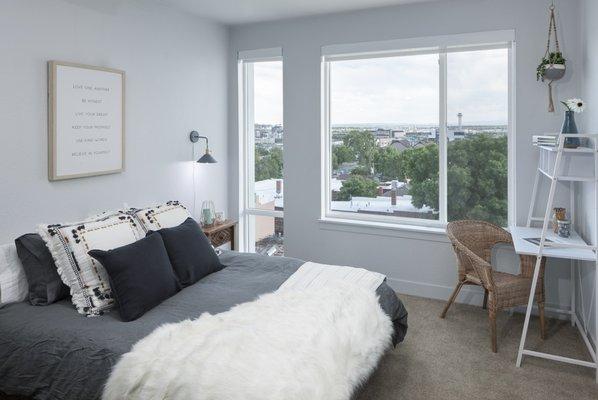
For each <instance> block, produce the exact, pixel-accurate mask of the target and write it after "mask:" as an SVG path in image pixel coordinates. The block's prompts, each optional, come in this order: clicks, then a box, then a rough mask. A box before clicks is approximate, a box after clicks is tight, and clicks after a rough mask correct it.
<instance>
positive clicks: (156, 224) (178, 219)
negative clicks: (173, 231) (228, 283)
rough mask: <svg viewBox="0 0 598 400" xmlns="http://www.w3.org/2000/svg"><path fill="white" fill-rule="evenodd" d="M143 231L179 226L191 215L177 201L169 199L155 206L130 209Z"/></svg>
mask: <svg viewBox="0 0 598 400" xmlns="http://www.w3.org/2000/svg"><path fill="white" fill-rule="evenodd" d="M129 213H131V214H132V215H133V216H134V217H135V218H136V219H137V220H138V221H139V222H140V224H141V227H142V228H143V230H144V231H145V232H147V231H157V230H158V229H162V228H172V227H175V226H179V225H180V224H182V223H183V222H185V220H186V219H187V218H189V217H190V216H191V214H190V213H189V211H187V209H186V208H185V207H184V206H183V205H182V204H180V203H179V202H178V201H169V202H166V203H164V204H160V205H159V206H155V207H148V208H142V209H133V210H130V211H129Z"/></svg>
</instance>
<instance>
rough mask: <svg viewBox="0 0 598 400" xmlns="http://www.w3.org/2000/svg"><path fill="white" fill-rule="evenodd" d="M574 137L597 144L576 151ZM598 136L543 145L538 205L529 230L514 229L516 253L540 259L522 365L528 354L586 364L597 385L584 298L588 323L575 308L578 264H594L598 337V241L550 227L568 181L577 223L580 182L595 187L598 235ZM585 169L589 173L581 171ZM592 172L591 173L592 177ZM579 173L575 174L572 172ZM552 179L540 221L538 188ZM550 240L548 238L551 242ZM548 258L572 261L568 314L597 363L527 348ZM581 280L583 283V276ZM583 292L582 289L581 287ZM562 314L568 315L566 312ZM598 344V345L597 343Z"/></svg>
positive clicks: (535, 188)
mask: <svg viewBox="0 0 598 400" xmlns="http://www.w3.org/2000/svg"><path fill="white" fill-rule="evenodd" d="M568 137H573V138H580V139H586V140H592V143H591V147H578V148H576V149H570V148H565V147H564V142H565V139H566V138H568ZM597 142H598V135H597V134H561V135H560V136H559V138H558V144H557V146H556V147H548V146H538V149H539V150H540V160H539V162H538V170H537V172H536V177H535V180H534V186H533V190H532V201H531V205H530V209H529V213H528V218H527V226H526V227H518V226H510V227H509V230H510V232H511V235H512V236H513V244H514V247H515V252H516V253H518V254H527V255H535V256H536V257H537V260H536V265H535V269H534V275H533V279H532V286H531V290H530V295H529V300H528V303H527V310H526V313H525V322H524V324H523V332H522V333H521V341H520V343H519V352H518V354H517V367H520V366H521V361H522V359H523V356H524V355H525V356H532V357H540V358H544V359H548V360H553V361H560V362H565V363H569V364H576V365H581V366H584V367H588V368H593V369H595V370H596V383H598V362H597V360H596V350H595V349H594V348H593V346H592V344H591V343H590V340H589V333H588V326H586V324H587V323H588V318H587V317H586V316H585V315H584V309H583V298H582V309H581V312H582V317H583V318H582V319H583V320H584V321H583V322H584V323H583V324H582V323H580V320H579V319H578V316H577V312H576V310H575V301H576V295H575V290H576V283H575V275H576V274H575V267H576V264H575V262H576V261H589V262H592V263H594V266H595V267H596V282H595V286H594V292H593V293H592V298H593V299H594V302H595V304H594V307H595V313H596V318H595V320H596V327H595V328H596V333H597V335H598V295H596V287H597V286H598V257H597V251H596V250H597V246H596V243H597V238H596V237H594V238H593V243H594V244H588V243H586V242H585V241H584V240H583V239H582V238H581V237H580V236H579V235H578V234H577V232H575V230H574V229H573V228H572V229H571V237H569V238H562V237H559V236H557V235H556V234H555V233H554V232H552V230H549V229H548V224H549V221H550V218H551V212H552V208H553V202H554V196H555V192H556V188H557V183H558V182H568V183H569V192H570V203H571V205H570V214H571V218H570V219H571V223H572V224H573V223H574V218H575V216H574V207H575V182H590V183H592V184H593V185H594V187H593V189H594V203H593V207H594V210H596V211H595V212H594V214H595V215H594V220H593V221H592V222H591V223H593V224H594V232H596V229H597V225H598V192H597V186H598V185H597V179H598V144H597ZM590 159H591V160H592V162H593V165H592V168H589V166H588V163H587V161H589V160H590ZM579 165H582V166H583V165H585V168H579ZM581 171H585V173H579V172H581ZM587 171H589V172H590V173H591V175H589V174H588V173H587ZM571 172H575V174H571ZM543 177H545V178H548V180H549V181H550V190H549V192H548V200H547V202H546V210H545V213H544V217H543V218H542V217H534V216H533V212H534V204H535V202H536V197H537V196H538V186H539V183H540V178H543ZM533 222H542V228H534V227H532V223H533ZM526 238H540V243H539V245H535V244H532V243H530V242H528V241H527V240H525V239H526ZM547 239H548V240H547ZM542 257H553V258H564V259H569V260H571V282H570V285H571V310H570V311H565V313H567V314H570V316H571V324H572V325H574V326H577V328H578V330H579V333H580V334H581V336H582V338H583V340H584V342H585V344H586V347H587V348H588V352H589V353H590V356H591V359H592V361H586V360H579V359H575V358H569V357H562V356H558V355H554V354H550V353H543V352H539V351H534V350H528V349H526V348H525V339H526V336H527V331H528V328H529V320H530V316H531V312H532V306H533V301H534V294H535V289H536V286H537V283H538V276H539V272H540V263H541V260H542ZM579 275H580V278H579V279H581V274H579ZM579 286H580V290H581V284H580V285H579ZM560 312H562V311H560ZM594 345H596V343H594Z"/></svg>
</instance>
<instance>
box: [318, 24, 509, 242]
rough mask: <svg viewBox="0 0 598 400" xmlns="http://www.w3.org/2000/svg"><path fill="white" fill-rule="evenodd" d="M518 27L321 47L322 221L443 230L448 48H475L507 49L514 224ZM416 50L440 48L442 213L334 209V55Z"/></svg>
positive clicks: (387, 54) (383, 54) (403, 53)
mask: <svg viewBox="0 0 598 400" xmlns="http://www.w3.org/2000/svg"><path fill="white" fill-rule="evenodd" d="M515 48H516V42H515V32H514V31H511V30H506V31H491V32H480V33H471V34H457V35H446V36H434V37H422V38H410V39H398V40H387V41H381V42H365V43H354V44H341V45H330V46H323V47H322V55H321V73H320V83H321V93H320V102H321V103H320V104H321V110H320V113H321V116H320V121H321V150H322V151H321V162H322V164H321V165H322V168H321V172H322V176H321V190H322V193H321V196H320V197H321V212H320V215H321V217H320V221H323V222H326V221H333V222H334V221H343V222H344V223H346V222H347V221H348V222H350V221H355V223H356V224H359V225H361V224H363V223H372V224H373V225H376V224H384V225H394V226H396V227H405V228H408V227H412V226H415V227H422V228H424V229H432V230H434V229H436V230H438V231H442V232H444V228H445V227H446V224H447V221H448V209H447V203H448V199H447V194H448V187H447V185H448V182H447V181H448V179H447V166H448V164H447V163H448V156H447V144H448V141H447V134H448V125H447V104H448V92H447V80H448V76H447V69H448V68H447V54H448V53H453V52H465V51H476V50H492V49H507V50H508V106H507V107H508V121H507V124H508V125H507V147H508V149H507V158H508V168H507V169H508V171H507V176H508V178H507V180H508V182H507V209H508V211H507V214H508V215H507V221H508V224H509V225H514V224H515V219H516V215H517V213H516V194H515V191H516V189H515V179H514V171H515V154H516V152H515V137H516V135H515ZM416 54H438V58H439V60H438V62H439V69H438V72H439V103H440V104H439V118H438V122H439V146H438V151H439V154H438V163H439V166H438V168H439V179H438V181H439V183H438V184H439V187H438V195H439V210H438V211H439V219H438V220H428V219H417V218H408V217H398V216H391V215H372V214H366V213H351V212H345V211H334V210H332V209H331V200H332V198H331V197H332V191H331V178H332V160H331V157H332V146H331V145H332V129H331V122H330V106H331V104H330V101H331V99H330V90H331V89H330V83H331V79H330V64H331V63H332V62H334V61H343V60H359V59H368V58H383V57H397V56H399V57H400V56H409V55H416Z"/></svg>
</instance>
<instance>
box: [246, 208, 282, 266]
mask: <svg viewBox="0 0 598 400" xmlns="http://www.w3.org/2000/svg"><path fill="white" fill-rule="evenodd" d="M283 221H284V220H283V218H279V217H265V216H261V215H251V216H250V217H249V223H250V226H249V228H250V235H251V234H253V237H252V238H250V240H251V244H253V245H254V246H255V248H254V249H251V250H253V251H255V252H256V253H258V254H263V255H268V256H283V255H284V224H283Z"/></svg>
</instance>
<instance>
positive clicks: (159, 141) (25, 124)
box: [0, 0, 228, 243]
mask: <svg viewBox="0 0 598 400" xmlns="http://www.w3.org/2000/svg"><path fill="white" fill-rule="evenodd" d="M0 37H2V40H0V54H2V57H1V60H2V61H1V62H0V88H2V95H0V127H1V131H0V134H1V135H2V139H1V141H0V243H5V242H8V241H10V240H12V239H14V237H16V235H19V234H21V233H24V232H27V231H31V230H32V229H34V227H35V225H36V224H38V223H40V222H48V223H51V222H59V221H65V220H66V221H71V220H77V219H78V218H81V217H85V216H87V215H89V214H90V213H92V212H94V211H100V210H105V209H114V208H117V207H121V206H122V204H123V203H124V202H126V203H128V204H129V205H130V206H142V205H146V204H152V203H155V202H159V201H163V200H169V199H179V200H181V201H182V202H184V204H187V205H189V206H191V205H192V204H191V203H192V200H193V194H192V187H193V186H192V185H193V181H192V179H193V178H192V168H193V167H194V164H193V163H192V162H191V160H192V154H191V152H192V146H191V143H190V142H188V138H187V135H188V132H189V131H191V130H192V129H197V130H199V131H200V132H202V133H204V134H206V135H208V136H209V137H210V139H211V140H210V144H211V147H212V148H213V154H214V157H215V158H216V159H217V160H218V161H219V163H218V164H215V165H207V166H205V165H200V166H197V167H196V174H197V175H196V186H197V188H198V193H197V202H198V204H201V203H200V202H201V200H203V199H212V200H214V201H215V203H216V206H217V207H218V208H220V209H225V208H226V207H227V187H226V184H225V183H224V182H226V179H227V161H228V160H227V146H228V144H227V111H226V110H227V93H226V86H227V82H226V80H227V75H226V64H227V62H228V54H227V48H228V32H227V28H226V27H224V26H221V25H219V24H216V23H213V22H209V21H206V20H202V19H199V18H194V17H191V16H187V15H184V14H182V13H179V12H176V11H173V10H171V9H169V8H165V7H161V6H156V5H151V4H150V3H149V2H146V1H143V2H141V1H129V0H127V1H122V0H109V1H89V0H71V1H63V0H3V1H2V2H0ZM48 60H61V61H72V62H78V63H84V64H92V65H99V66H107V67H113V68H118V69H123V70H125V71H126V74H127V84H126V170H125V172H123V173H121V174H117V175H107V176H102V177H92V178H83V179H75V180H69V181H62V182H49V181H48V179H47V167H46V166H47V122H46V121H47V112H46V109H47V102H46V88H47V73H46V70H47V67H46V62H47V61H48ZM201 150H203V146H201V147H197V149H196V154H198V155H199V154H200V151H201ZM198 208H199V206H198Z"/></svg>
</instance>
